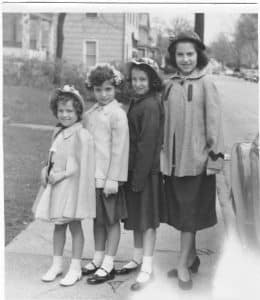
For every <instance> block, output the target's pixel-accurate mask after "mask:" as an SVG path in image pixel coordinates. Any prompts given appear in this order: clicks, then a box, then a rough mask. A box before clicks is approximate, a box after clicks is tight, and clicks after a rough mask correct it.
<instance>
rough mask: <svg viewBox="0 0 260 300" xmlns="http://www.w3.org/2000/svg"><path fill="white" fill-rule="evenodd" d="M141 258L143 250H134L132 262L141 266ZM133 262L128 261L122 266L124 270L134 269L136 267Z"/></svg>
mask: <svg viewBox="0 0 260 300" xmlns="http://www.w3.org/2000/svg"><path fill="white" fill-rule="evenodd" d="M142 258H143V248H134V254H133V260H134V261H135V262H137V263H138V264H141V263H142ZM134 261H129V262H128V263H127V264H126V265H124V268H126V269H134V268H136V267H137V265H136V263H135V262H134Z"/></svg>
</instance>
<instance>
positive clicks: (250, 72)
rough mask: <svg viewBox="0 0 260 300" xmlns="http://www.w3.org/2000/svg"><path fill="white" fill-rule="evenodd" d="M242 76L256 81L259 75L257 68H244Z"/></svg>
mask: <svg viewBox="0 0 260 300" xmlns="http://www.w3.org/2000/svg"><path fill="white" fill-rule="evenodd" d="M243 78H244V79H245V80H247V81H251V82H258V81H259V76H258V71H257V70H245V71H244V76H243Z"/></svg>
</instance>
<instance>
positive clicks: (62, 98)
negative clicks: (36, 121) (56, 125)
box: [50, 91, 84, 121]
mask: <svg viewBox="0 0 260 300" xmlns="http://www.w3.org/2000/svg"><path fill="white" fill-rule="evenodd" d="M69 101H72V105H73V107H74V109H75V112H76V115H77V117H78V121H80V120H81V119H82V114H83V111H84V107H83V105H82V103H81V102H80V101H79V99H78V98H77V97H76V96H73V94H71V93H64V92H61V91H56V93H54V95H53V96H52V97H51V99H50V109H51V111H52V113H53V115H54V116H55V117H56V118H57V112H58V104H59V103H63V104H65V103H67V102H69Z"/></svg>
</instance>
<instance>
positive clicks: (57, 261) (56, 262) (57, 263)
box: [52, 255, 63, 269]
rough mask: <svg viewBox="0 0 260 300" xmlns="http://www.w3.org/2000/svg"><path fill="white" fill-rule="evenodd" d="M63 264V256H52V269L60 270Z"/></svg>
mask: <svg viewBox="0 0 260 300" xmlns="http://www.w3.org/2000/svg"><path fill="white" fill-rule="evenodd" d="M62 264H63V256H57V255H55V256H53V258H52V267H55V268H57V269H62Z"/></svg>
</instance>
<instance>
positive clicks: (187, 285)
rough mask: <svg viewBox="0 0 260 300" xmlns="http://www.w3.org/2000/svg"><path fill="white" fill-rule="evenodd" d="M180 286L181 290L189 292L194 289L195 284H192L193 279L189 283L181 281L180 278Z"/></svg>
mask: <svg viewBox="0 0 260 300" xmlns="http://www.w3.org/2000/svg"><path fill="white" fill-rule="evenodd" d="M178 285H179V288H180V289H182V290H184V291H187V290H191V289H192V286H193V282H192V280H191V278H190V280H188V281H184V280H181V279H180V278H178Z"/></svg>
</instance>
